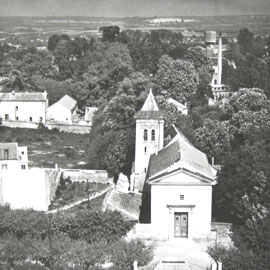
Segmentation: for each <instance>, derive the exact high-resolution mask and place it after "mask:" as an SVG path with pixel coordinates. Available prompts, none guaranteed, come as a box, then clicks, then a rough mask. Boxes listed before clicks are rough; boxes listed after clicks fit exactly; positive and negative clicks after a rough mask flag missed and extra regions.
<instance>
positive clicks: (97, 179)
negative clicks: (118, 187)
mask: <svg viewBox="0 0 270 270" xmlns="http://www.w3.org/2000/svg"><path fill="white" fill-rule="evenodd" d="M62 177H63V178H64V179H66V178H70V180H71V181H72V182H87V181H89V182H90V183H93V182H94V183H105V184H106V183H108V182H109V183H111V182H112V179H111V178H109V176H108V173H107V171H105V170H76V169H67V170H65V169H62Z"/></svg>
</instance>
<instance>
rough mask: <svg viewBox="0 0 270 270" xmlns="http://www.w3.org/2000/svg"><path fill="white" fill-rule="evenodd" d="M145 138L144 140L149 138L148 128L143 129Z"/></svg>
mask: <svg viewBox="0 0 270 270" xmlns="http://www.w3.org/2000/svg"><path fill="white" fill-rule="evenodd" d="M143 140H144V141H147V140H148V133H147V129H145V130H144V131H143Z"/></svg>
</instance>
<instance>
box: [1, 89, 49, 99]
mask: <svg viewBox="0 0 270 270" xmlns="http://www.w3.org/2000/svg"><path fill="white" fill-rule="evenodd" d="M46 100H47V93H46V92H31V93H28V92H14V91H13V92H12V93H0V101H46Z"/></svg>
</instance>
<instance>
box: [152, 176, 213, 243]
mask: <svg viewBox="0 0 270 270" xmlns="http://www.w3.org/2000/svg"><path fill="white" fill-rule="evenodd" d="M174 177H175V176H174ZM184 177H185V176H184V174H181V173H180V174H179V181H178V182H180V183H181V182H183V185H181V184H180V185H176V184H171V185H170V184H168V185H166V184H165V183H163V184H161V185H159V184H154V185H152V186H151V224H152V226H153V230H154V232H155V233H156V234H157V235H158V236H162V237H164V238H169V239H170V238H173V237H174V212H187V213H188V222H189V223H188V237H189V238H193V237H204V236H206V235H207V234H209V233H210V230H211V215H212V213H211V211H212V210H211V208H212V186H211V185H207V184H205V185H204V184H200V182H198V181H197V184H196V180H194V181H193V182H194V183H192V184H190V185H188V183H187V182H188V181H185V179H184V181H182V180H183V178H184ZM164 181H165V180H164ZM166 181H168V182H170V177H168V178H167V179H166ZM184 182H185V183H184ZM180 195H184V200H180Z"/></svg>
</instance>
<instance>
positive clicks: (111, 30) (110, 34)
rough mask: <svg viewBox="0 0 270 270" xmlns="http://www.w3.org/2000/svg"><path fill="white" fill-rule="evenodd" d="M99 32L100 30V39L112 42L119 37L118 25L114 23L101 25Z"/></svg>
mask: <svg viewBox="0 0 270 270" xmlns="http://www.w3.org/2000/svg"><path fill="white" fill-rule="evenodd" d="M99 32H102V41H103V42H105V41H108V42H113V41H117V40H118V38H119V33H120V27H119V26H116V25H112V26H103V27H100V28H99Z"/></svg>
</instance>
